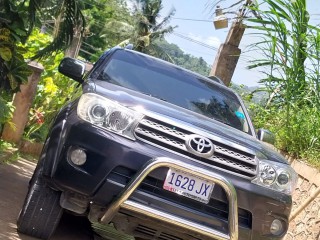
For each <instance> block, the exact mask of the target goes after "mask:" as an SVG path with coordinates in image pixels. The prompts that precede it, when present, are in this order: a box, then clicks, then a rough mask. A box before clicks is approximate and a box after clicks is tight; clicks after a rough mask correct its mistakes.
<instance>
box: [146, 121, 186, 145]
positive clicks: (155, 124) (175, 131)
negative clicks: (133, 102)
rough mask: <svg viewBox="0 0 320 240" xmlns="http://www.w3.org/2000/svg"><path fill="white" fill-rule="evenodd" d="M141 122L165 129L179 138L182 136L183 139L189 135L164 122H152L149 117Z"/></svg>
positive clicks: (157, 128) (164, 130) (151, 126)
mask: <svg viewBox="0 0 320 240" xmlns="http://www.w3.org/2000/svg"><path fill="white" fill-rule="evenodd" d="M140 124H143V125H145V126H148V127H150V128H153V129H156V130H158V131H163V132H165V133H167V134H169V135H171V136H174V137H177V138H181V139H182V140H185V139H186V137H187V135H186V134H184V133H183V132H180V131H177V130H174V129H171V128H169V127H167V126H164V125H162V124H159V123H156V122H152V121H150V120H149V119H145V118H144V119H142V120H141V122H140Z"/></svg>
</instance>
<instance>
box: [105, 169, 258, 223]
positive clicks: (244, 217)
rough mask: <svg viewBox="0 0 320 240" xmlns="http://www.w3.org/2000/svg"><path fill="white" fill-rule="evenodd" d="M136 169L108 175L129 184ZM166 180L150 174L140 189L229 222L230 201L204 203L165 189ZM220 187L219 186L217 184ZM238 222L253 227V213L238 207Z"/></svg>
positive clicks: (111, 178) (114, 170)
mask: <svg viewBox="0 0 320 240" xmlns="http://www.w3.org/2000/svg"><path fill="white" fill-rule="evenodd" d="M135 173H136V172H135V171H132V170H130V169H128V168H125V167H120V166H118V167H116V168H115V169H113V170H112V172H111V173H110V174H109V175H108V179H109V180H112V181H115V182H118V183H121V184H123V185H127V184H128V183H129V182H130V180H131V177H132V176H134V175H135ZM163 183H164V180H158V179H156V178H153V177H150V176H148V177H147V178H146V179H145V180H144V181H143V182H142V183H141V184H140V186H139V188H138V189H139V190H140V191H143V192H146V193H148V194H150V195H153V196H157V197H159V198H162V199H166V200H168V201H170V202H174V203H176V204H179V205H181V206H185V207H188V208H191V209H194V210H197V211H200V212H204V213H206V214H209V215H211V216H213V217H215V218H217V219H220V220H222V221H225V222H228V214H229V208H228V202H227V201H226V202H224V201H221V200H217V199H214V198H211V199H210V201H209V203H208V204H204V203H201V202H198V201H195V200H193V199H189V198H186V197H183V196H180V195H177V194H176V193H173V192H169V191H167V190H164V189H163ZM215 188H218V186H215ZM238 222H239V225H240V226H241V227H244V228H248V229H251V227H252V214H251V212H249V211H247V210H245V209H241V208H238Z"/></svg>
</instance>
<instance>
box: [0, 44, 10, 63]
mask: <svg viewBox="0 0 320 240" xmlns="http://www.w3.org/2000/svg"><path fill="white" fill-rule="evenodd" d="M0 57H1V58H2V59H3V60H5V61H7V62H8V61H10V60H11V58H12V52H11V50H10V48H8V47H1V48H0Z"/></svg>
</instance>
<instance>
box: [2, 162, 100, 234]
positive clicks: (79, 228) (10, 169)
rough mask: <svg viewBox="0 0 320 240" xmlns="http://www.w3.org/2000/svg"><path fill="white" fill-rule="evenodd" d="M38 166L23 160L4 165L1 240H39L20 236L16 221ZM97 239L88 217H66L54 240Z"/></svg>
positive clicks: (63, 218) (64, 216)
mask: <svg viewBox="0 0 320 240" xmlns="http://www.w3.org/2000/svg"><path fill="white" fill-rule="evenodd" d="M34 168H35V164H34V163H32V162H29V161H26V160H23V159H20V160H19V161H17V162H15V163H12V164H10V165H7V164H0V240H7V239H10V240H36V238H31V237H28V236H25V235H23V234H19V233H17V225H16V220H17V216H18V214H19V211H20V209H21V206H22V203H23V201H24V198H25V195H26V192H27V186H28V181H29V179H30V177H31V175H32V172H33V170H34ZM71 239H77V240H93V239H94V237H93V233H92V230H91V227H90V223H89V222H88V221H87V219H85V218H79V217H74V216H70V215H67V214H64V215H63V217H62V220H61V223H60V225H59V227H58V229H57V231H56V233H55V235H54V236H53V237H52V240H71Z"/></svg>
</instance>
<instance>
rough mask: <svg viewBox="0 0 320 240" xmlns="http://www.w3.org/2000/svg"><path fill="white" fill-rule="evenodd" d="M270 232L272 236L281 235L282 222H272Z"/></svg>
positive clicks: (276, 220) (277, 220)
mask: <svg viewBox="0 0 320 240" xmlns="http://www.w3.org/2000/svg"><path fill="white" fill-rule="evenodd" d="M270 232H271V233H272V234H273V235H277V236H278V235H281V234H282V233H283V226H282V222H281V221H280V220H279V219H275V220H273V222H272V223H271V226H270Z"/></svg>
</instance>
